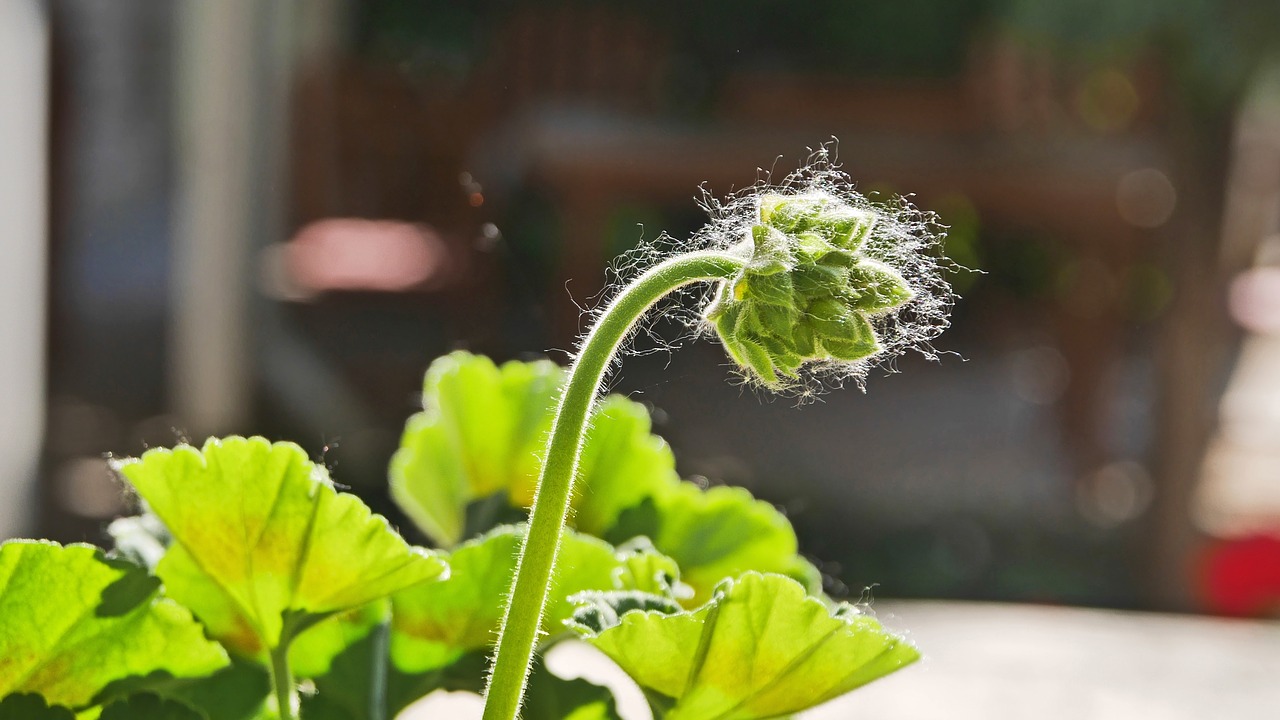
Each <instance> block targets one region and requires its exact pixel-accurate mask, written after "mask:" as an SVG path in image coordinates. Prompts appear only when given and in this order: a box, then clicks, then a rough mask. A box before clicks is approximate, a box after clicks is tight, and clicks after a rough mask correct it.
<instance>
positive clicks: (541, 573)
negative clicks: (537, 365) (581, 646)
mask: <svg viewBox="0 0 1280 720" xmlns="http://www.w3.org/2000/svg"><path fill="white" fill-rule="evenodd" d="M744 262H745V260H743V259H742V258H739V257H735V256H733V255H729V254H726V253H718V252H694V253H688V254H685V255H680V256H678V257H674V258H671V259H670V260H667V261H665V262H662V263H659V264H658V265H655V266H654V267H653V268H651V269H649V270H648V271H647V272H645V273H644V274H643V275H641V276H640V277H638V278H636V280H635V281H634V282H632V283H631V284H630V285H628V286H627V287H625V288H623V290H622V292H620V293H618V295H617V297H615V298H614V299H613V301H612V302H610V304H609V307H608V308H607V309H606V310H605V312H604V314H603V315H601V316H600V319H599V320H598V321H597V322H596V324H595V327H593V328H592V329H591V332H590V333H589V334H588V335H587V338H586V340H585V341H584V342H583V344H582V351H581V352H580V353H579V354H578V358H577V359H576V360H575V361H574V363H573V366H572V368H571V369H570V371H569V381H568V383H567V384H566V385H565V389H564V395H563V396H562V397H561V398H560V406H559V408H558V409H557V411H556V418H555V423H554V424H553V425H552V427H551V439H550V441H549V443H548V445H547V461H546V464H545V465H544V466H543V468H542V477H541V478H539V480H538V492H537V495H536V496H535V498H534V502H533V513H532V515H531V517H530V518H529V529H528V531H527V532H526V533H525V537H524V543H523V546H522V547H521V550H520V559H519V562H518V564H517V569H516V578H515V582H514V583H513V584H512V588H511V595H510V599H509V601H508V603H507V611H506V615H505V617H504V618H503V621H502V631H501V633H500V635H499V639H498V650H497V654H496V655H495V657H494V662H493V672H492V674H491V675H490V677H489V686H488V688H487V690H486V692H485V706H484V720H515V718H516V717H517V715H518V714H519V712H520V705H521V702H522V700H523V698H524V690H525V683H526V681H527V680H528V678H529V666H530V663H531V661H532V660H533V652H534V647H535V646H536V644H537V642H538V633H539V631H540V628H541V626H542V612H543V609H544V607H545V606H546V602H547V593H548V590H549V585H550V581H551V573H552V570H553V568H554V567H555V562H556V555H557V553H558V552H559V549H560V535H561V533H562V532H563V530H564V525H565V520H566V519H567V517H568V514H569V503H570V500H571V499H572V497H573V481H574V478H575V476H576V474H577V470H578V457H579V455H580V454H581V451H582V440H583V437H584V435H585V434H586V428H587V420H588V417H589V415H590V413H591V410H592V407H593V406H594V405H595V401H596V396H597V395H598V394H599V392H600V384H601V382H602V381H603V380H604V375H605V372H606V371H607V370H608V368H609V364H610V363H611V362H612V361H613V358H614V355H615V354H616V353H617V351H618V346H619V345H621V344H622V342H623V341H624V340H626V338H627V336H628V335H629V334H630V333H631V328H632V327H633V326H634V325H635V324H636V322H637V321H638V320H639V319H640V318H641V317H642V316H643V315H644V314H645V312H647V311H648V310H649V308H650V307H652V306H653V304H654V303H656V302H657V301H658V300H660V299H662V298H663V297H665V296H666V295H668V294H670V293H671V292H673V291H674V290H676V289H678V288H680V287H683V286H685V285H689V284H691V283H695V282H699V281H702V280H722V279H728V278H731V277H733V276H734V275H735V274H737V273H738V271H739V270H741V269H742V266H743V263H744Z"/></svg>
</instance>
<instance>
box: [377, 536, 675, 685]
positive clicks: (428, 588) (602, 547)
mask: <svg viewBox="0 0 1280 720" xmlns="http://www.w3.org/2000/svg"><path fill="white" fill-rule="evenodd" d="M522 532H523V528H522V527H521V528H517V527H510V526H508V527H501V528H498V529H496V530H494V531H493V532H490V533H489V534H487V535H485V536H483V537H480V538H477V539H476V540H472V541H470V542H467V543H464V544H462V545H460V546H459V547H458V548H457V549H456V550H454V551H453V553H452V554H451V555H450V556H449V564H450V566H451V567H452V569H453V573H452V575H451V576H450V577H449V579H447V580H445V581H444V582H439V583H431V584H428V585H419V586H417V587H414V588H410V589H408V590H404V591H402V592H399V593H397V594H395V595H393V596H392V598H391V602H392V620H391V623H392V634H391V657H392V659H393V660H394V661H395V665H396V667H398V668H399V669H401V670H403V671H405V672H413V673H420V672H426V671H428V670H432V669H436V668H442V667H445V666H447V665H450V664H451V663H453V662H454V661H456V660H457V659H458V658H460V657H462V656H463V655H465V654H467V653H469V652H473V651H476V650H484V649H487V648H489V647H492V646H493V643H494V641H495V640H496V639H497V631H498V626H499V624H500V622H501V620H502V613H503V610H504V605H503V599H504V598H505V597H506V594H507V592H508V591H509V590H510V586H511V578H512V576H513V575H514V573H515V566H516V556H517V554H518V552H519V550H520V540H521V537H522V536H521V533H522ZM635 554H636V553H633V552H631V551H620V552H619V551H615V550H614V548H613V547H612V546H610V545H609V544H608V543H606V542H604V541H602V540H598V539H596V538H593V537H589V536H586V535H580V534H578V533H574V532H572V531H566V533H565V536H564V538H563V540H562V544H561V547H560V557H559V562H558V563H557V570H556V575H555V579H554V581H553V583H554V584H553V586H552V589H551V594H550V596H549V598H548V603H547V611H546V614H545V616H544V618H543V629H544V630H545V631H546V632H548V633H556V632H561V631H563V630H564V629H565V626H564V623H565V621H566V620H568V619H569V618H570V617H571V616H572V615H573V611H574V603H573V602H571V601H570V600H569V596H571V595H573V594H575V593H578V592H582V591H585V590H613V589H631V587H632V586H631V585H630V584H629V583H630V582H631V579H632V578H635V577H636V570H637V568H650V567H652V568H662V569H664V570H665V571H667V572H672V571H674V565H673V564H672V563H671V562H670V560H668V559H666V558H661V556H658V557H657V558H654V559H651V560H637V559H636V558H635V557H634V556H635ZM641 574H642V575H643V574H644V573H641Z"/></svg>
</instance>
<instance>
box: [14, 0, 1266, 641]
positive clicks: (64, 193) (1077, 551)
mask: <svg viewBox="0 0 1280 720" xmlns="http://www.w3.org/2000/svg"><path fill="white" fill-rule="evenodd" d="M1278 27H1280V6H1278V5H1277V4H1276V3H1274V2H1264V1H1259V2H1252V3H1251V2H1243V1H1235V2H1216V1H1214V0H1162V1H1154V0H1152V1H1146V2H1144V1H1142V0H1124V1H1121V0H1091V1H1082V2H1073V3H1042V2H1035V1H1034V0H900V1H899V2H893V3H886V2H848V1H846V0H811V1H810V2H804V3H797V2H784V1H782V0H702V1H701V2H696V3H690V2H676V1H675V0H651V1H650V2H646V3H627V2H620V1H610V0H576V1H575V0H523V1H516V0H475V1H472V2H450V1H447V0H365V1H364V2H355V1H354V0H351V1H344V0H308V1H307V2H301V1H298V0H293V1H285V0H282V1H280V2H273V3H265V2H250V1H248V0H225V1H220V2H197V1H196V0H181V1H178V2H154V1H148V0H111V1H109V2H108V1H106V0H50V1H48V2H40V1H37V0H8V2H5V3H0V94H2V95H3V97H4V98H5V99H4V101H3V102H2V103H0V153H2V156H3V158H4V160H3V162H0V251H2V257H3V262H0V332H3V342H0V397H3V399H4V401H3V403H0V537H7V536H17V535H38V536H46V537H52V538H56V539H59V540H64V541H79V540H84V541H89V542H101V541H102V540H103V538H104V535H103V532H102V529H103V526H104V523H105V522H106V521H107V520H108V519H109V518H111V517H113V516H115V515H116V514H118V513H120V512H123V511H124V510H125V500H124V497H123V494H122V491H121V489H120V487H119V485H118V484H116V482H115V481H114V479H113V478H112V476H111V474H110V472H109V471H108V470H107V467H106V464H105V461H104V458H105V457H106V456H107V455H108V454H117V455H135V454H138V453H140V452H141V451H143V450H144V449H145V448H147V447H150V446H155V445H171V444H173V443H174V442H176V441H178V440H181V439H188V438H189V439H192V440H195V441H199V440H202V439H203V438H204V437H205V436H207V435H210V434H222V433H231V432H235V433H240V434H250V433H259V434H264V435H266V436H268V437H270V438H273V439H291V440H294V441H296V442H298V443H300V444H302V445H303V446H304V447H306V448H307V449H308V450H309V451H311V452H313V453H314V454H315V456H316V457H317V458H323V459H324V460H325V461H326V462H327V463H329V464H330V465H331V466H332V467H333V472H334V476H335V478H336V479H337V480H338V481H339V482H341V483H343V484H345V485H348V486H350V487H351V488H352V489H353V490H354V491H355V492H357V493H359V494H361V495H362V496H364V497H365V498H366V499H367V500H368V501H369V502H370V503H371V504H372V505H373V506H374V507H375V508H376V509H378V510H379V511H381V512H383V513H386V514H388V515H390V516H392V517H393V518H395V517H396V516H395V512H396V511H395V508H394V507H393V506H392V505H391V504H390V503H389V502H388V500H387V498H386V492H385V484H386V465H387V460H388V458H389V457H390V454H391V453H392V451H393V450H394V449H395V447H396V445H397V442H398V438H399V433H400V430H401V428H402V427H403V423H404V421H405V419H406V418H407V417H408V416H409V415H410V414H411V413H413V412H414V411H415V410H416V409H418V408H419V406H420V399H419V397H418V394H419V392H420V390H421V379H422V372H423V370H424V369H425V368H426V366H427V364H428V363H429V362H430V361H431V359H432V358H434V357H436V356H438V355H440V354H442V353H444V352H447V351H449V350H451V349H454V348H468V349H471V350H474V351H478V352H483V353H488V354H491V355H492V356H494V357H495V358H497V359H509V358H529V357H535V356H549V357H552V358H553V359H556V360H557V361H561V362H563V361H565V359H566V353H565V350H566V349H569V348H571V347H572V344H573V340H574V337H575V336H576V334H577V333H578V331H579V330H580V322H579V316H580V307H590V306H592V305H593V304H594V303H595V302H597V301H598V297H599V296H598V293H599V291H600V290H601V288H602V287H603V286H604V283H605V281H606V274H605V271H604V269H605V267H606V264H607V263H608V261H609V260H610V259H611V258H613V257H615V256H616V255H618V254H619V253H621V252H624V251H626V250H627V249H628V248H630V247H633V246H635V244H636V243H638V242H642V241H646V240H652V239H653V238H655V237H656V236H657V235H658V234H659V233H660V232H662V231H667V232H669V233H671V234H672V235H674V236H675V237H685V236H688V235H689V234H690V233H691V232H693V231H694V230H696V229H697V228H698V227H699V226H700V225H701V224H702V223H704V222H705V219H706V218H705V215H704V214H703V213H702V211H701V210H700V209H699V208H698V207H697V205H696V202H695V198H696V197H697V196H698V195H699V192H700V190H699V186H700V184H702V183H705V187H706V188H707V190H708V191H710V192H711V193H712V194H718V195H724V194H727V193H728V192H731V191H732V190H734V189H737V188H741V187H744V186H746V185H749V184H751V183H753V182H755V181H756V180H757V179H758V178H759V177H761V174H762V173H764V174H767V173H768V172H769V171H771V170H772V171H773V172H774V173H776V174H781V173H785V172H786V171H787V170H789V169H791V168H794V167H795V166H796V164H797V163H798V162H800V161H801V160H803V158H804V157H805V156H806V155H807V154H808V152H809V149H810V148H816V147H818V145H819V144H821V143H824V142H828V141H830V140H831V139H832V138H838V151H839V159H840V161H842V162H843V164H844V167H845V169H846V170H847V171H848V172H849V173H850V174H851V175H852V176H853V177H854V178H855V179H856V180H857V182H858V183H859V186H860V188H862V189H863V190H864V191H871V190H874V191H880V192H885V193H913V194H914V201H915V202H916V203H917V204H918V205H920V206H921V207H923V208H926V209H930V210H933V211H936V212H937V213H938V214H939V215H940V216H941V220H942V222H943V223H945V224H946V225H949V226H950V233H949V238H948V241H947V242H948V244H947V252H948V254H949V255H950V256H951V257H953V258H954V259H956V260H957V261H958V262H959V263H961V264H963V265H965V266H967V267H970V268H974V269H977V270H980V271H981V272H980V273H979V272H973V273H967V272H966V273H957V274H956V275H954V276H953V278H952V281H953V283H954V284H955V286H956V288H957V290H958V291H959V292H960V294H961V296H962V299H961V300H960V301H959V303H958V304H957V306H956V308H955V314H954V326H953V329H952V330H951V331H950V332H948V333H947V334H946V335H944V336H943V337H942V338H941V339H940V341H939V343H938V347H939V349H941V350H944V351H946V354H945V355H944V356H943V357H942V360H941V362H940V363H929V362H926V361H924V360H923V359H921V358H917V357H908V358H904V359H903V360H902V361H901V362H900V363H898V365H897V369H899V370H901V371H902V372H901V373H900V374H890V373H888V372H876V373H873V375H872V377H871V378H870V380H869V382H868V387H867V392H866V394H862V393H859V392H857V391H856V390H852V389H847V390H845V391H843V392H832V393H830V394H827V395H824V396H822V397H821V398H820V400H819V402H816V403H814V404H811V405H807V406H805V407H803V408H800V409H796V408H795V407H794V403H793V401H790V400H786V399H769V398H767V397H759V396H757V395H756V394H755V393H753V392H750V391H746V390H744V389H742V388H741V387H739V386H738V385H737V384H736V383H734V382H732V380H731V378H730V374H729V369H728V368H727V367H726V365H725V360H724V357H723V353H722V352H721V350H720V349H719V348H718V347H717V346H716V345H715V344H714V343H712V342H697V343H680V345H681V347H678V348H673V349H667V348H666V347H665V344H664V340H665V341H672V340H675V339H677V338H679V337H680V336H681V335H682V334H683V331H684V329H683V328H682V327H680V326H676V325H664V324H663V323H661V322H659V323H658V324H657V326H656V328H655V332H656V335H657V337H656V338H654V339H642V340H641V347H640V349H641V350H655V352H652V353H646V354H640V355H638V356H636V357H631V358H628V359H627V360H626V362H625V364H624V369H623V371H622V373H621V374H620V375H619V376H618V378H617V379H616V380H615V382H614V383H613V386H614V389H615V390H616V391H617V392H623V393H627V394H629V395H631V396H632V397H634V398H636V399H638V400H640V401H642V402H645V403H648V404H650V405H651V406H652V407H653V408H654V414H655V420H656V423H657V428H658V429H657V432H659V433H660V434H662V435H663V436H664V437H665V438H666V439H667V440H668V441H669V442H670V443H671V444H672V446H673V447H674V449H675V452H676V457H677V458H678V461H679V468H680V470H681V472H682V474H683V475H685V476H686V477H689V476H704V477H706V478H708V479H709V480H710V481H711V482H725V483H732V484H738V485H743V486H746V487H747V488H749V489H750V490H751V491H752V492H753V493H755V494H756V495H757V496H759V497H762V498H765V499H767V500H769V501H771V502H773V503H775V504H777V505H778V506H779V507H781V508H784V509H785V511H786V512H787V514H788V515H789V516H790V517H791V518H792V520H793V522H794V523H795V525H796V527H797V529H798V532H799V533H800V536H801V546H802V548H803V549H804V550H805V552H807V553H808V554H810V555H811V556H812V557H813V558H814V559H815V560H816V561H817V562H819V564H820V566H821V567H822V568H823V570H824V572H825V573H826V574H827V575H829V576H830V581H831V586H832V589H833V590H835V591H837V592H839V591H841V590H843V591H844V592H846V593H848V594H851V595H852V596H854V597H857V596H859V595H861V594H863V592H864V588H869V587H874V590H873V591H872V592H873V593H874V594H875V595H877V596H880V595H884V596H890V597H906V598H960V599H986V600H1016V601H1030V602H1036V603H1047V604H1077V605H1086V606H1100V607H1111V608H1130V609H1158V610H1179V611H1198V612H1210V613H1219V614H1232V615H1255V616H1265V615H1272V614H1274V613H1275V612H1276V611H1277V609H1280V540H1278V539H1277V537H1280V55H1277V54H1276V51H1277V50H1280V34H1278V33H1277V31H1276V28H1278ZM402 527H404V526H403V525H402Z"/></svg>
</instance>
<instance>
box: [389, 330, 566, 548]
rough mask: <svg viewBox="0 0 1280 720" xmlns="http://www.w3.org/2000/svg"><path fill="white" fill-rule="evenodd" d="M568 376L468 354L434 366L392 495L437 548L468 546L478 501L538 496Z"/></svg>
mask: <svg viewBox="0 0 1280 720" xmlns="http://www.w3.org/2000/svg"><path fill="white" fill-rule="evenodd" d="M562 375H563V371H561V370H560V368H559V367H557V366H556V365H555V364H554V363H552V362H550V361H541V362H533V363H523V362H514V361H513V362H509V363H506V364H504V365H502V366H501V367H498V366H496V365H494V364H493V361H492V360H489V359H488V358H486V357H483V356H479V355H471V354H469V353H465V352H455V353H451V354H449V355H446V356H444V357H442V358H439V359H437V360H436V361H435V362H433V363H432V364H431V367H430V368H429V369H428V370H427V376H426V382H425V387H424V389H423V407H424V408H425V410H424V411H423V412H421V413H418V414H417V415H414V416H413V417H411V418H409V422H408V423H407V424H406V426H405V431H404V435H403V437H402V438H401V441H400V450H399V451H398V452H396V454H395V456H394V457H393V458H392V460H391V494H392V496H393V497H394V498H395V500H396V502H397V503H399V505H400V507H401V508H403V509H404V511H405V512H406V513H407V514H408V515H409V517H410V518H412V519H413V521H414V522H415V523H416V524H417V525H418V526H419V527H420V528H422V530H423V531H424V532H426V533H427V534H428V535H430V536H431V538H432V539H433V540H435V541H436V542H438V543H440V544H441V545H454V544H456V543H458V542H459V541H461V540H463V539H464V538H463V536H462V532H463V528H464V521H465V508H466V506H467V504H468V503H469V502H470V501H472V500H475V499H477V498H484V497H488V496H490V495H493V494H495V493H499V492H502V493H506V494H508V495H513V496H515V497H524V496H525V495H527V494H529V493H530V492H531V488H532V487H533V486H534V485H535V484H536V483H537V479H538V465H537V461H536V455H537V453H538V451H539V448H540V447H541V445H542V444H543V443H544V441H545V438H546V434H547V432H548V431H549V429H550V427H551V417H552V412H553V411H554V407H555V402H556V396H557V394H558V392H559V388H560V383H561V379H562Z"/></svg>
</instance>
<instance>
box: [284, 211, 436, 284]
mask: <svg viewBox="0 0 1280 720" xmlns="http://www.w3.org/2000/svg"><path fill="white" fill-rule="evenodd" d="M284 261H285V269H286V270H287V272H288V274H289V276H290V279H291V280H292V282H293V283H294V284H295V285H296V286H298V287H299V288H302V289H305V290H308V291H311V292H324V291H330V290H348V291H350V290H372V291H380V292H398V291H404V290H411V289H419V288H426V287H428V286H430V285H432V284H433V281H436V280H439V279H441V278H443V277H444V276H445V272H444V271H445V270H446V269H447V267H448V264H449V252H448V249H447V247H446V246H445V243H444V241H443V239H441V237H440V235H439V234H438V233H437V232H436V231H435V230H433V229H432V228H430V227H428V226H426V225H418V224H413V223H407V222H401V221H395V220H363V219H358V218H328V219H325V220H317V221H316V222H313V223H311V224H309V225H306V226H304V227H303V228H302V229H301V230H299V231H298V234H297V235H295V236H294V237H293V239H292V240H290V241H289V242H288V244H287V245H286V247H285V257H284Z"/></svg>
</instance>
